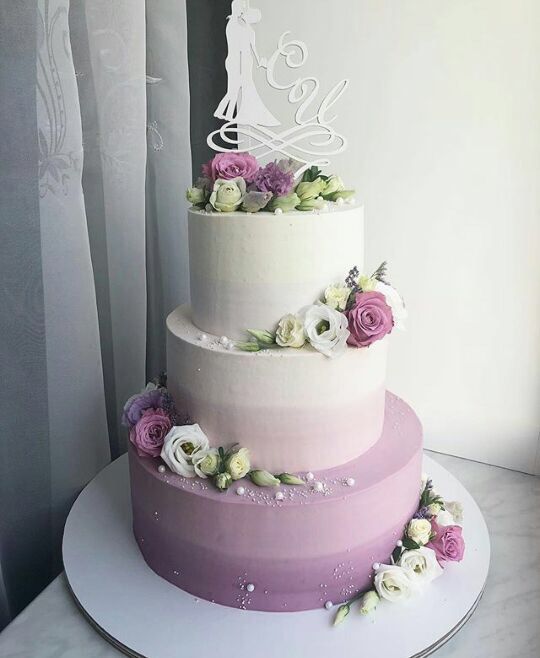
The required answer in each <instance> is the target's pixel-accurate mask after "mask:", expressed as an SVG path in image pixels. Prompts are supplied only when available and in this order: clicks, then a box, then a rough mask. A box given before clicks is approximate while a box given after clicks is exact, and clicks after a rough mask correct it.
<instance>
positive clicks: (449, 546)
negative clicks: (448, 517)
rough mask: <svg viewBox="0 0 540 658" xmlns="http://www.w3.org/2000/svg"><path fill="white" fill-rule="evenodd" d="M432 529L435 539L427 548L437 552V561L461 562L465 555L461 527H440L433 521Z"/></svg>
mask: <svg viewBox="0 0 540 658" xmlns="http://www.w3.org/2000/svg"><path fill="white" fill-rule="evenodd" d="M431 529H432V531H433V532H434V533H435V538H434V539H432V540H431V541H430V542H429V544H427V546H428V548H431V549H433V550H434V551H435V555H436V556H437V560H438V561H439V562H461V560H462V559H463V554H464V553H465V542H464V541H463V536H462V532H463V530H462V528H461V526H459V525H438V524H437V522H436V521H435V520H433V521H432V522H431Z"/></svg>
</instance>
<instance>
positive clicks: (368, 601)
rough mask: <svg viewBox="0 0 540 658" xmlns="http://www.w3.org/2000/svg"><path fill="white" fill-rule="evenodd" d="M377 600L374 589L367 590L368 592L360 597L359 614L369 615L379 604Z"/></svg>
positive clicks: (377, 596)
mask: <svg viewBox="0 0 540 658" xmlns="http://www.w3.org/2000/svg"><path fill="white" fill-rule="evenodd" d="M379 600H380V599H379V595H378V594H377V592H376V591H375V590H374V589H371V590H369V592H366V593H365V594H364V596H363V597H362V603H361V607H360V614H362V615H369V613H370V612H372V611H373V610H375V608H376V607H377V605H378V603H379Z"/></svg>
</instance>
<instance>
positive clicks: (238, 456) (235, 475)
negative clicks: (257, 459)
mask: <svg viewBox="0 0 540 658" xmlns="http://www.w3.org/2000/svg"><path fill="white" fill-rule="evenodd" d="M225 468H226V469H227V472H228V473H229V474H230V476H231V477H232V479H233V480H241V479H242V478H243V477H245V476H246V475H247V474H248V472H249V469H250V468H251V465H250V463H249V450H248V449H247V448H240V450H238V451H237V452H233V453H232V454H230V455H229V456H228V457H227V459H226V460H225Z"/></svg>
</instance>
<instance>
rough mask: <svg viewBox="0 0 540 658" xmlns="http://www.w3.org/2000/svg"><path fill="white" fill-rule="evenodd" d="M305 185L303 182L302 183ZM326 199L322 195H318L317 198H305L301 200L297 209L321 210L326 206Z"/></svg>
mask: <svg viewBox="0 0 540 658" xmlns="http://www.w3.org/2000/svg"><path fill="white" fill-rule="evenodd" d="M302 185H303V183H302ZM324 203H325V202H324V199H323V198H322V196H318V197H316V198H315V199H305V200H304V201H300V203H299V205H298V206H297V207H296V209H297V210H307V211H309V210H320V209H321V208H322V207H323V206H324Z"/></svg>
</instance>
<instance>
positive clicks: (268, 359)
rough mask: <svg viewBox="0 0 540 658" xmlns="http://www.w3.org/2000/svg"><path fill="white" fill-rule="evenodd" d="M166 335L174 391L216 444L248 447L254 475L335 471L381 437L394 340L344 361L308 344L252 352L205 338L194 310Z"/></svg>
mask: <svg viewBox="0 0 540 658" xmlns="http://www.w3.org/2000/svg"><path fill="white" fill-rule="evenodd" d="M252 221H255V220H252ZM167 329H168V331H167V342H168V344H167V369H168V388H169V390H170V392H171V394H172V396H173V398H174V400H175V402H176V405H177V407H178V409H179V411H180V412H182V413H186V414H187V415H189V417H190V418H191V419H192V420H193V421H194V422H197V423H199V424H200V425H201V427H202V429H203V430H204V432H205V433H206V434H207V436H208V438H209V439H210V443H211V444H212V445H214V446H219V445H225V446H226V445H229V444H232V443H239V444H240V445H242V446H243V447H245V448H248V449H249V450H250V451H251V454H252V460H253V466H254V467H255V468H264V469H267V470H270V471H273V472H276V473H277V472H282V471H302V470H319V469H326V468H333V467H335V466H338V465H341V464H344V463H346V462H348V461H351V460H352V459H355V458H356V457H359V456H360V455H362V454H363V453H364V452H366V451H367V450H368V449H369V448H370V447H371V446H372V445H373V444H374V443H375V442H376V441H377V440H378V438H379V437H380V435H381V431H382V425H383V419H384V406H385V376H386V355H387V339H384V340H382V341H379V342H376V343H374V344H373V345H371V346H370V347H368V348H362V349H357V348H352V347H351V348H348V349H347V350H346V351H345V353H344V354H342V355H341V356H339V357H337V358H335V359H330V358H328V357H325V356H323V355H322V354H320V353H318V352H316V351H315V350H313V349H312V348H311V347H309V346H307V347H303V348H302V349H294V348H287V349H279V348H275V349H269V350H264V351H262V352H257V353H247V352H241V351H239V350H237V349H236V348H232V349H230V347H229V348H227V347H224V346H223V345H222V344H221V343H220V341H219V339H218V337H216V336H213V335H207V334H202V333H201V331H200V330H199V329H197V328H196V327H195V326H194V325H193V323H192V322H191V313H190V309H189V307H188V306H181V307H179V308H177V309H176V310H175V311H173V313H171V314H170V315H169V317H168V318H167Z"/></svg>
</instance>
